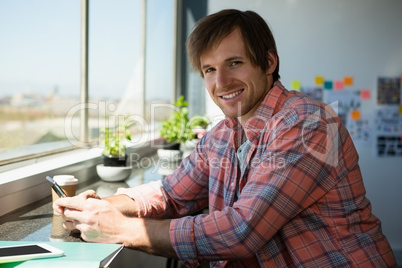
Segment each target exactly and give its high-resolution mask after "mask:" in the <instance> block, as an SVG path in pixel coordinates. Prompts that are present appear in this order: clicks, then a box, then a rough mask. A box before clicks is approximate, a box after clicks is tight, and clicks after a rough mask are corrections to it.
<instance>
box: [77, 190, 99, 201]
mask: <svg viewBox="0 0 402 268" xmlns="http://www.w3.org/2000/svg"><path fill="white" fill-rule="evenodd" d="M78 196H79V197H82V198H84V199H88V198H95V199H100V197H99V195H98V194H97V193H96V192H95V191H94V190H87V191H85V192H83V193H81V194H79V195H78Z"/></svg>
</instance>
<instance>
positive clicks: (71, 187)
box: [52, 175, 78, 214]
mask: <svg viewBox="0 0 402 268" xmlns="http://www.w3.org/2000/svg"><path fill="white" fill-rule="evenodd" d="M53 180H55V181H56V183H57V184H58V185H59V186H60V188H61V189H63V191H64V192H65V193H66V195H67V196H75V192H76V190H77V184H78V179H77V178H75V177H74V176H73V175H56V176H54V177H53ZM57 199H59V196H58V195H57V194H56V192H55V191H54V190H53V189H52V200H53V202H54V201H56V200H57ZM53 212H54V214H59V213H57V212H55V211H53Z"/></svg>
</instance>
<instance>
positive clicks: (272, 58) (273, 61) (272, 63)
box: [266, 50, 278, 75]
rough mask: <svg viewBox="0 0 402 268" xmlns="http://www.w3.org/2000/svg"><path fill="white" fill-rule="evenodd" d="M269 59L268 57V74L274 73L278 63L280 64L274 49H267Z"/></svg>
mask: <svg viewBox="0 0 402 268" xmlns="http://www.w3.org/2000/svg"><path fill="white" fill-rule="evenodd" d="M267 59H268V68H267V71H266V74H267V75H270V74H273V72H274V71H275V69H276V65H277V64H278V56H277V55H276V53H275V52H274V51H273V50H268V51H267Z"/></svg>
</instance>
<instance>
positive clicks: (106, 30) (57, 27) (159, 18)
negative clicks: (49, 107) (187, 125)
mask: <svg viewBox="0 0 402 268" xmlns="http://www.w3.org/2000/svg"><path fill="white" fill-rule="evenodd" d="M172 8H173V4H172V1H166V0H154V1H147V9H148V10H149V11H148V13H147V14H148V18H147V22H148V23H149V25H147V27H148V30H147V43H148V45H147V64H148V65H147V72H148V74H147V75H148V76H147V77H148V78H147V89H149V90H147V99H153V98H159V99H160V98H162V99H170V93H171V90H166V88H167V87H171V86H172V79H173V78H172V75H171V74H172V72H173V70H172V62H171V59H170V58H169V57H171V56H172V51H173V49H172V45H173V43H172V19H171V17H172V12H169V10H172V11H173V9H172ZM89 11H90V13H89V20H90V21H89V50H90V52H89V69H90V71H89V94H90V98H91V97H92V98H111V97H112V98H116V97H117V98H118V97H119V96H120V97H121V96H122V95H123V94H124V91H125V90H126V88H127V86H128V84H129V81H130V78H131V77H132V76H133V75H134V69H135V66H136V64H137V61H138V60H139V59H140V56H141V31H142V29H141V21H142V14H141V13H142V1H141V0H117V1H113V2H110V1H107V0H96V1H90V9H89ZM169 22H170V23H169ZM80 23H81V1H79V0H76V1H48V0H35V1H26V0H0V40H1V42H0V98H4V97H5V96H12V95H13V94H14V93H24V92H27V91H32V92H35V93H38V94H41V95H46V94H49V93H51V92H54V90H55V88H57V92H58V94H60V95H62V96H69V97H72V96H79V94H80V35H81V32H80V31H81V28H80ZM149 29H151V30H149ZM156 30H157V31H156ZM161 40H166V42H164V43H162V42H161ZM169 42H170V43H171V44H170V43H169ZM161 44H162V45H161ZM155 76H157V79H155Z"/></svg>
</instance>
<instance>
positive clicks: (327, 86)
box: [324, 81, 332, 90]
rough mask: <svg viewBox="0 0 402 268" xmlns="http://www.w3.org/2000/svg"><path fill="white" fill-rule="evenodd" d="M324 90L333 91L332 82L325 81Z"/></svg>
mask: <svg viewBox="0 0 402 268" xmlns="http://www.w3.org/2000/svg"><path fill="white" fill-rule="evenodd" d="M324 89H328V90H331V89H332V81H325V82H324Z"/></svg>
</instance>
